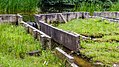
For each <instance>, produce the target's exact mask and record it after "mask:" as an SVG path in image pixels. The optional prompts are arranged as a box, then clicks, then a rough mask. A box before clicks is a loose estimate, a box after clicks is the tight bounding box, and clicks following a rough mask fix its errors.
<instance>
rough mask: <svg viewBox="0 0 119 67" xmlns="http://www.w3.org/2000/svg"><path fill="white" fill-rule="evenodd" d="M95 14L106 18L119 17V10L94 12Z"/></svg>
mask: <svg viewBox="0 0 119 67" xmlns="http://www.w3.org/2000/svg"><path fill="white" fill-rule="evenodd" d="M94 16H100V17H106V18H119V12H94Z"/></svg>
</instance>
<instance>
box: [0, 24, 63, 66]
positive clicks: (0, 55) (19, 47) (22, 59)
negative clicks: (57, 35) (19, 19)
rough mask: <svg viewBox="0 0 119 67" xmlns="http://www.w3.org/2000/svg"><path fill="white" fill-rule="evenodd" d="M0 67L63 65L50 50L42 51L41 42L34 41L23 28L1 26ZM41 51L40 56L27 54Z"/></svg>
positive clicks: (8, 25) (7, 25)
mask: <svg viewBox="0 0 119 67" xmlns="http://www.w3.org/2000/svg"><path fill="white" fill-rule="evenodd" d="M0 48H1V49H0V67H47V66H48V67H59V66H62V65H63V64H62V63H61V60H59V59H58V58H57V57H56V56H54V55H53V54H52V52H51V51H50V50H47V51H41V46H40V43H39V41H36V40H35V39H33V37H32V36H31V35H30V34H28V33H27V32H26V31H25V29H24V28H23V27H22V26H14V25H10V24H0ZM35 50H40V51H41V53H40V56H38V57H37V56H32V57H31V56H28V55H27V54H26V53H27V52H31V51H35Z"/></svg>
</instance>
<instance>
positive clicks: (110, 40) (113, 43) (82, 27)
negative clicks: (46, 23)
mask: <svg viewBox="0 0 119 67" xmlns="http://www.w3.org/2000/svg"><path fill="white" fill-rule="evenodd" d="M58 28H61V29H64V30H66V31H70V32H76V33H78V34H81V35H84V36H88V37H91V38H92V39H94V40H83V39H81V47H82V49H80V51H81V53H82V54H84V55H85V56H87V57H89V58H91V60H92V61H93V62H98V63H100V62H101V63H103V64H105V65H107V66H112V65H113V64H116V63H117V64H118V63H119V32H118V31H119V24H117V23H110V22H108V21H106V20H101V19H100V18H96V19H76V20H72V21H70V22H68V23H66V24H61V25H59V26H58Z"/></svg>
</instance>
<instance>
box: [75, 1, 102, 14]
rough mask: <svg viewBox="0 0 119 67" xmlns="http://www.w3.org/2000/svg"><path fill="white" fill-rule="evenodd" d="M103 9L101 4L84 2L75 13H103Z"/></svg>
mask: <svg viewBox="0 0 119 67" xmlns="http://www.w3.org/2000/svg"><path fill="white" fill-rule="evenodd" d="M102 10H103V7H102V6H101V5H100V4H95V3H88V2H82V3H80V4H79V5H78V6H77V7H75V11H87V12H90V13H93V12H94V11H102Z"/></svg>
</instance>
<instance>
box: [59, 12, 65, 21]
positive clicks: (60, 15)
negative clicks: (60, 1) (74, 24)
mask: <svg viewBox="0 0 119 67" xmlns="http://www.w3.org/2000/svg"><path fill="white" fill-rule="evenodd" d="M59 15H60V16H61V18H62V19H63V20H64V22H65V23H67V20H66V19H65V18H64V16H63V15H62V14H59Z"/></svg>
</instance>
